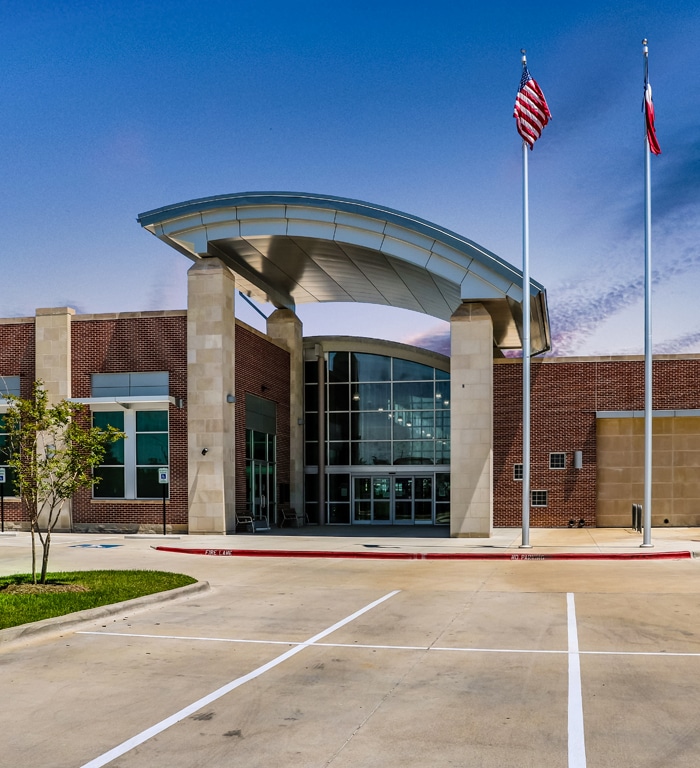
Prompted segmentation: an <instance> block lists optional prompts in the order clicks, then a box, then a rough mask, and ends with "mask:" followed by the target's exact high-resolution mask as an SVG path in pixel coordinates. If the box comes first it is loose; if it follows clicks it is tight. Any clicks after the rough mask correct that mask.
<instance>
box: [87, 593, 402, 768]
mask: <svg viewBox="0 0 700 768" xmlns="http://www.w3.org/2000/svg"><path fill="white" fill-rule="evenodd" d="M400 591H401V590H399V589H395V590H394V591H393V592H389V593H388V594H386V595H384V596H383V597H380V598H379V599H378V600H375V601H374V602H372V603H369V604H368V605H365V606H364V608H360V610H359V611H355V613H352V614H350V616H346V617H345V618H344V619H341V620H340V621H338V622H336V623H335V624H333V625H332V626H330V627H328V628H327V629H324V630H323V631H322V632H319V633H318V634H316V635H314V636H313V637H310V638H309V639H308V640H307V641H305V642H303V643H300V644H298V645H295V646H294V647H293V648H290V649H289V650H288V651H285V653H283V654H281V655H280V656H277V658H275V659H272V661H269V662H267V664H263V665H262V666H261V667H258V668H257V669H254V670H253V671H252V672H249V673H248V674H247V675H243V676H242V677H238V678H236V679H235V680H232V681H231V682H230V683H227V684H226V685H223V686H222V687H221V688H218V689H217V690H215V691H213V692H212V693H210V694H208V695H207V696H203V697H202V698H201V699H198V700H197V701H195V702H193V703H192V704H190V705H188V706H187V707H184V708H183V709H181V710H180V711H179V712H176V713H175V714H174V715H171V716H170V717H167V718H166V719H165V720H161V722H160V723H156V724H155V725H153V726H151V727H150V728H147V729H146V730H145V731H141V733H139V734H137V735H136V736H133V737H132V738H130V739H127V741H124V742H122V743H121V744H119V745H118V746H116V747H114V748H113V749H110V750H109V752H105V753H104V754H103V755H100V756H99V757H96V758H95V759H94V760H90V762H89V763H85V764H84V765H83V766H81V768H100V767H101V766H103V765H107V764H108V763H111V762H112V760H116V759H117V758H118V757H121V756H122V755H124V754H126V753H127V752H130V751H131V750H132V749H134V748H135V747H138V746H139V745H140V744H143V743H144V742H146V741H148V740H149V739H152V738H153V737H154V736H157V735H158V734H159V733H162V732H163V731H165V730H167V729H168V728H170V726H172V725H175V724H176V723H179V722H180V721H182V720H184V719H185V718H186V717H189V716H190V715H192V714H194V713H195V712H197V711H198V710H200V709H202V707H205V706H207V705H208V704H211V703H212V702H213V701H216V700H217V699H220V698H221V697H222V696H225V695H226V694H227V693H230V692H231V691H233V690H235V689H236V688H238V687H240V686H241V685H244V684H245V683H247V682H249V681H250V680H254V679H255V678H257V677H260V676H261V675H263V674H265V672H268V671H269V670H271V669H273V668H274V667H276V666H277V665H279V664H281V663H282V662H283V661H286V660H287V659H289V658H291V657H292V656H295V655H296V654H297V653H299V652H300V651H303V650H304V648H308V647H309V646H312V645H314V644H315V643H317V642H318V641H319V640H321V639H323V638H324V637H327V636H328V635H330V634H331V633H333V632H335V631H336V630H338V629H340V628H341V627H344V626H346V625H347V624H349V623H350V622H352V621H354V620H355V619H357V618H359V617H360V616H362V615H363V614H365V613H367V612H368V611H371V610H372V609H373V608H376V607H377V606H378V605H381V604H382V603H383V602H385V601H386V600H389V599H390V598H392V597H394V595H397V594H398V593H399V592H400Z"/></svg>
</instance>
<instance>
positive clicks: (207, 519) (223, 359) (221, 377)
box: [187, 259, 236, 534]
mask: <svg viewBox="0 0 700 768" xmlns="http://www.w3.org/2000/svg"><path fill="white" fill-rule="evenodd" d="M235 287H236V286H235V279H234V276H233V273H232V272H231V271H230V270H229V269H228V268H227V267H225V266H224V265H223V264H222V263H221V262H220V261H219V260H218V259H203V260H201V261H198V262H197V263H196V264H195V265H194V266H193V267H191V268H190V270H189V272H188V273H187V431H188V438H187V442H188V445H187V449H188V462H187V466H188V483H189V489H188V490H189V533H192V534H207V533H233V532H234V530H235V521H236V513H235V479H236V478H235V466H236V446H235V426H236V422H235V405H234V404H233V403H231V402H227V397H228V396H229V395H231V396H235V389H234V383H235V377H234V374H235V369H234V364H235V334H236V319H235V316H234V295H235ZM229 399H230V398H229Z"/></svg>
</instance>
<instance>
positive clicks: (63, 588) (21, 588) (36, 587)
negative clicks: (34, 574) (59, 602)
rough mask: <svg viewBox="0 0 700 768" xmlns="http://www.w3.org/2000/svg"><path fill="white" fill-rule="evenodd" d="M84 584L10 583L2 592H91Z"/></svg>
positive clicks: (37, 593)
mask: <svg viewBox="0 0 700 768" xmlns="http://www.w3.org/2000/svg"><path fill="white" fill-rule="evenodd" d="M89 591H90V590H89V589H88V588H87V587H84V586H83V585H82V584H8V585H7V586H6V587H1V588H0V592H4V593H5V594H10V595H43V594H51V593H55V592H89Z"/></svg>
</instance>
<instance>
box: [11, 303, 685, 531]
mask: <svg viewBox="0 0 700 768" xmlns="http://www.w3.org/2000/svg"><path fill="white" fill-rule="evenodd" d="M36 322H37V319H36V318H16V319H6V320H1V321H0V375H2V376H5V377H7V376H13V377H19V379H20V382H21V389H20V391H21V394H22V395H23V396H27V395H28V394H29V393H30V391H31V386H32V382H33V380H34V379H35V378H36V377H37V371H36V364H35V347H36V341H35V325H36ZM235 345H236V366H235V392H236V398H235V405H234V409H235V411H234V413H235V444H236V457H235V478H236V479H235V503H236V508H237V509H245V507H246V505H247V503H248V498H247V497H248V494H249V487H247V482H246V479H247V478H246V449H245V446H246V396H247V395H254V396H255V397H256V398H262V399H264V400H268V401H270V402H272V403H274V404H275V406H276V420H277V423H276V484H277V489H276V493H277V498H279V499H281V500H284V498H285V497H288V493H289V485H290V482H293V481H292V479H291V478H290V462H291V459H292V453H293V451H294V448H293V446H292V444H291V442H290V430H291V426H292V425H291V424H290V353H289V351H288V350H287V349H285V348H284V345H283V344H282V343H281V342H279V341H275V340H274V339H271V338H270V337H268V336H266V335H265V334H263V333H261V332H259V331H257V330H255V329H253V328H251V327H249V326H247V325H245V324H243V323H240V322H237V323H236V330H235ZM187 357H188V356H187V313H186V312H185V311H172V312H142V313H123V314H111V315H82V316H81V315H76V316H73V317H72V319H71V321H70V358H71V363H70V371H71V375H70V390H71V396H72V397H73V398H75V399H79V400H85V399H89V398H90V397H91V394H92V393H91V375H92V374H96V373H100V374H117V373H130V372H151V371H160V372H167V374H168V381H169V392H168V394H169V396H170V398H171V402H170V404H169V405H168V406H167V407H168V423H169V432H168V439H169V466H170V486H169V498H168V501H167V519H168V524H169V525H170V526H171V527H172V529H173V530H179V531H182V532H186V531H187V530H188V511H189V510H188V507H189V499H188V487H189V486H188V423H187V398H188V381H187V376H188V373H187V366H188V359H187ZM531 381H532V392H531V409H532V417H531V425H532V427H531V486H530V487H531V489H532V490H533V491H537V492H540V493H543V494H545V496H543V497H542V498H545V497H546V504H545V505H542V506H533V507H532V510H531V524H532V525H533V526H543V527H560V526H567V525H570V524H572V523H574V524H579V521H583V523H584V524H585V525H587V526H594V525H601V524H602V525H613V524H614V525H624V524H625V521H626V519H627V517H626V510H627V509H628V508H629V506H630V505H631V503H633V502H639V501H641V498H638V497H639V495H640V480H639V465H640V451H639V421H640V418H641V416H642V415H643V408H644V361H643V359H642V358H641V357H640V358H598V359H596V358H585V359H584V358H570V359H557V358H540V359H535V360H533V365H532V374H531ZM493 408H494V417H493V433H494V438H493V510H494V511H493V522H494V525H495V526H507V527H509V526H512V527H517V526H519V525H520V520H521V508H522V500H521V499H522V496H521V494H522V483H521V482H520V481H519V480H520V479H519V478H518V469H517V467H518V465H519V464H520V462H521V461H522V423H521V414H522V368H521V364H520V360H518V359H498V360H496V361H494V366H493ZM654 410H655V412H658V413H659V416H660V417H662V416H663V417H665V418H659V419H655V438H654V440H655V444H654V445H655V448H654V450H655V452H656V450H657V447H658V449H659V453H658V462H659V466H658V467H657V466H656V465H655V469H654V472H655V488H658V494H657V495H658V515H657V519H656V520H655V523H654V524H659V525H662V524H676V525H686V524H687V525H689V524H698V521H700V481H698V482H696V481H695V478H696V475H697V474H698V473H700V356H697V355H695V356H685V357H680V356H660V357H658V358H657V359H655V361H654ZM294 421H295V423H296V421H297V419H296V418H295V419H294ZM657 422H658V425H657ZM635 441H636V442H635ZM577 454H578V457H580V464H579V462H578V461H577V460H576V459H577ZM655 455H656V454H655ZM553 457H554V459H553ZM453 471H454V468H453ZM655 508H656V505H655ZM696 510H697V511H696ZM5 522H6V525H7V526H9V527H20V526H23V527H26V519H25V517H24V515H23V513H22V510H21V508H20V504H19V502H18V501H17V500H14V499H12V498H6V499H5ZM161 522H162V503H161V501H160V500H158V499H97V498H93V494H92V493H91V492H90V491H84V492H82V493H80V494H78V495H77V496H76V498H75V499H74V500H73V504H72V512H71V526H72V528H73V530H76V531H96V530H123V531H135V530H154V529H157V528H158V526H159V525H160V524H161Z"/></svg>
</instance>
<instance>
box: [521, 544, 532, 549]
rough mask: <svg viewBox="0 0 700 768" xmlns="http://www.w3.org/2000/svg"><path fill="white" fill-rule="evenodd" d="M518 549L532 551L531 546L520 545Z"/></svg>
mask: <svg viewBox="0 0 700 768" xmlns="http://www.w3.org/2000/svg"><path fill="white" fill-rule="evenodd" d="M518 549H532V544H521V545H520V546H519V547H518Z"/></svg>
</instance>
